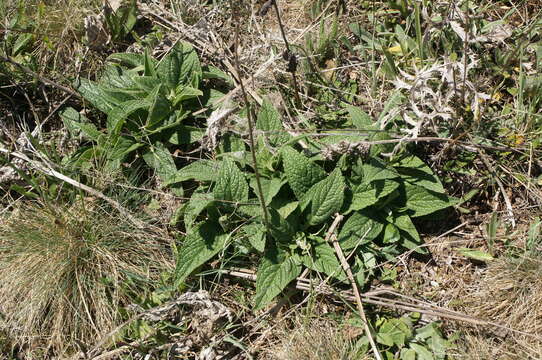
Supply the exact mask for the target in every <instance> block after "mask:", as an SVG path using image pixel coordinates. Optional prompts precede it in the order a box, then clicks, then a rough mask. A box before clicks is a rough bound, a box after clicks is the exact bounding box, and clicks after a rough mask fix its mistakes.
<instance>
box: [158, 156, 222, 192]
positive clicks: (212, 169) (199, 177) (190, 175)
mask: <svg viewBox="0 0 542 360" xmlns="http://www.w3.org/2000/svg"><path fill="white" fill-rule="evenodd" d="M217 171H218V166H217V163H216V162H214V161H212V160H205V159H202V160H198V161H194V162H193V163H191V164H188V165H186V166H185V167H183V168H182V169H179V170H177V171H176V172H175V174H173V175H172V176H171V177H170V178H168V179H167V180H166V181H165V182H164V185H166V186H167V185H171V184H175V183H180V182H183V181H187V180H196V181H214V180H216V174H217Z"/></svg>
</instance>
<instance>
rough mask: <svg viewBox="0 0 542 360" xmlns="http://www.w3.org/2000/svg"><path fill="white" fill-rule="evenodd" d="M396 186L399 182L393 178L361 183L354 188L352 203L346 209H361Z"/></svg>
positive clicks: (375, 201) (376, 200)
mask: <svg viewBox="0 0 542 360" xmlns="http://www.w3.org/2000/svg"><path fill="white" fill-rule="evenodd" d="M398 188H399V183H398V182H396V181H394V180H376V181H373V182H372V183H370V184H364V183H362V184H361V185H358V186H356V187H355V188H354V190H353V197H352V204H351V205H350V207H349V209H348V211H352V210H362V209H365V208H366V207H369V206H371V205H374V204H376V203H377V202H378V201H379V200H380V199H382V198H384V197H386V196H388V195H389V194H391V193H392V192H393V191H394V190H396V189H398Z"/></svg>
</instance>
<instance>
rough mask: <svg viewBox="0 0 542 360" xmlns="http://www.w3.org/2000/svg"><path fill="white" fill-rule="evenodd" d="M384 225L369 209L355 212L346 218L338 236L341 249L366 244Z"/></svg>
mask: <svg viewBox="0 0 542 360" xmlns="http://www.w3.org/2000/svg"><path fill="white" fill-rule="evenodd" d="M383 228H384V225H383V224H382V222H381V221H379V219H377V218H376V217H375V216H374V215H373V214H371V213H370V212H369V211H367V210H365V211H359V212H355V213H354V214H353V215H352V216H350V217H349V218H348V220H346V222H345V223H344V225H343V227H342V229H341V232H340V233H339V236H338V241H339V244H340V245H341V248H342V249H343V250H349V249H353V248H355V247H356V246H359V245H362V244H367V243H369V242H371V241H373V240H374V239H375V238H377V237H378V236H379V235H380V233H381V232H382V229H383Z"/></svg>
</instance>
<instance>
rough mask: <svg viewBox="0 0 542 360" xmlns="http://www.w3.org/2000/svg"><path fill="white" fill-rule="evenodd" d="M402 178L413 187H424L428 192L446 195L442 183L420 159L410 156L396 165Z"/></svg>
mask: <svg viewBox="0 0 542 360" xmlns="http://www.w3.org/2000/svg"><path fill="white" fill-rule="evenodd" d="M394 166H395V167H396V169H397V171H398V172H399V173H400V174H401V178H402V179H403V180H405V181H408V182H409V183H411V184H413V185H418V186H422V187H424V188H426V189H428V190H431V191H435V192H438V193H444V192H445V190H444V187H443V186H442V183H441V182H440V180H439V179H438V177H436V176H435V175H434V173H433V170H431V168H430V167H429V166H427V165H426V164H425V163H424V162H423V161H422V160H421V159H420V158H419V157H417V156H414V155H409V156H405V157H403V158H401V159H400V160H399V161H398V162H397V163H396V164H395V165H394Z"/></svg>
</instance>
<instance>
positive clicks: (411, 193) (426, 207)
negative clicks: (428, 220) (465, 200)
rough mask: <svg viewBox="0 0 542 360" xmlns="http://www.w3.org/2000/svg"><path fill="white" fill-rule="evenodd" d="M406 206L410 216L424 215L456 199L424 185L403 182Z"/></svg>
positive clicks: (447, 205)
mask: <svg viewBox="0 0 542 360" xmlns="http://www.w3.org/2000/svg"><path fill="white" fill-rule="evenodd" d="M404 192H405V194H404V196H405V198H406V207H407V208H408V209H409V210H411V212H412V214H411V216H412V217H417V216H424V215H428V214H431V213H434V212H435V211H438V210H442V209H445V208H447V207H450V206H452V205H454V204H455V203H456V202H457V201H456V200H455V199H451V198H449V197H448V196H447V195H445V194H441V193H437V192H434V191H431V190H427V189H426V188H425V187H421V186H417V185H412V184H410V183H408V182H405V183H404Z"/></svg>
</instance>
